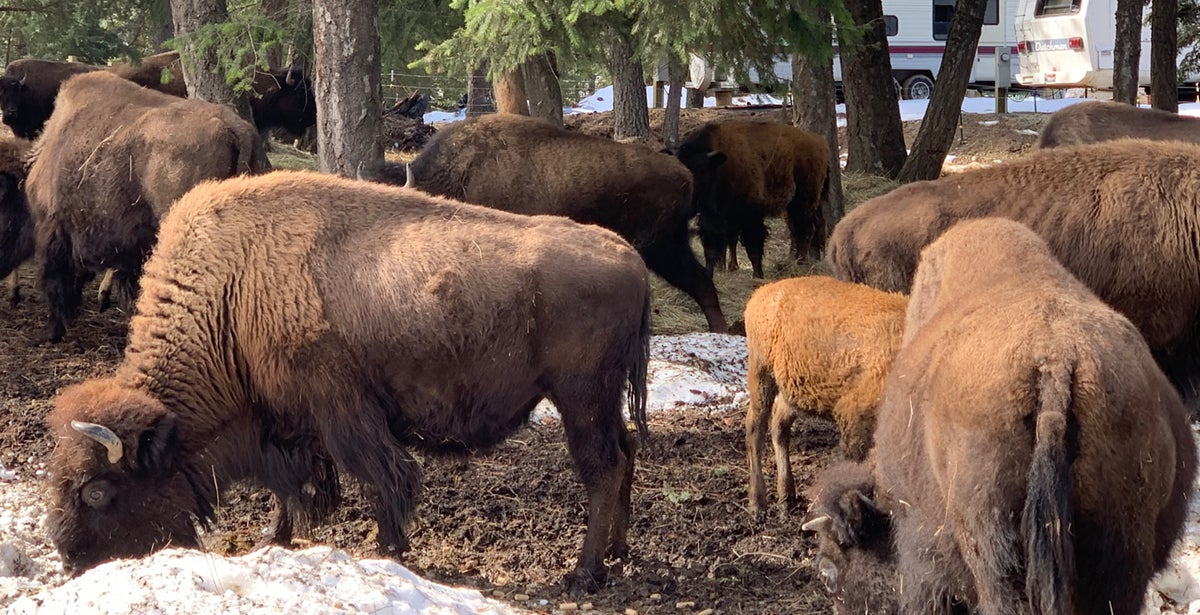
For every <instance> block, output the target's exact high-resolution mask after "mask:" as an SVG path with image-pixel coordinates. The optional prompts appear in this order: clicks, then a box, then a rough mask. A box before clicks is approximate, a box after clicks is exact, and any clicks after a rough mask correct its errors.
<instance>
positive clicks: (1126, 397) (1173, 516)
mask: <svg viewBox="0 0 1200 615" xmlns="http://www.w3.org/2000/svg"><path fill="white" fill-rule="evenodd" d="M872 462H873V468H872V471H871V475H870V478H869V479H867V478H865V477H864V475H863V474H862V473H860V474H859V475H858V478H857V479H855V478H854V477H853V476H849V475H848V474H847V473H844V472H841V471H839V472H840V475H839V476H838V477H836V480H837V481H838V482H841V483H843V486H844V490H843V491H842V493H841V494H838V493H837V490H833V491H832V492H828V490H827V492H826V493H824V494H822V495H821V496H820V497H818V498H817V499H816V500H815V504H816V505H817V506H819V507H822V508H821V509H819V510H816V511H814V512H815V515H814V516H813V517H812V518H810V520H809V521H808V522H807V523H806V524H805V526H806V527H807V528H808V529H812V530H817V531H818V532H820V533H822V534H824V535H823V537H822V545H823V547H824V548H828V547H833V546H834V545H841V547H838V548H839V549H842V550H846V549H856V548H857V544H858V542H859V540H862V539H866V540H870V541H872V544H874V541H876V540H877V539H878V534H879V533H880V531H883V532H886V531H888V526H886V525H883V524H879V523H875V522H873V521H872V517H873V515H874V514H875V512H874V510H873V509H876V508H877V509H878V511H880V512H884V513H886V514H888V515H889V520H890V531H891V532H892V534H893V539H892V544H893V545H894V548H895V552H894V555H895V564H896V578H895V583H894V587H896V588H897V589H898V591H897V593H896V594H893V595H892V598H893V599H894V600H895V601H897V602H898V604H899V605H900V607H901V608H900V610H901V611H902V612H905V613H947V612H950V611H951V608H952V606H953V605H956V604H958V605H960V608H961V607H965V608H968V609H970V610H971V612H979V613H1018V612H1020V613H1024V612H1036V613H1080V614H1083V613H1114V614H1118V615H1121V614H1124V615H1135V614H1137V613H1140V611H1141V607H1142V602H1143V599H1144V597H1145V594H1146V586H1147V584H1148V583H1149V581H1150V578H1151V577H1152V576H1153V575H1154V574H1155V572H1156V571H1158V570H1159V569H1161V568H1162V567H1163V566H1164V565H1165V564H1166V561H1167V558H1168V555H1169V554H1170V552H1171V548H1172V546H1173V545H1174V544H1175V542H1176V540H1177V539H1178V538H1179V535H1180V532H1181V531H1182V529H1183V523H1184V516H1185V513H1186V511H1187V500H1188V496H1189V494H1190V493H1191V491H1192V481H1193V479H1194V478H1195V470H1196V467H1195V465H1196V450H1195V442H1194V440H1193V438H1192V433H1191V430H1190V428H1189V426H1188V419H1187V416H1186V412H1185V409H1184V407H1183V403H1182V402H1181V400H1180V398H1179V396H1178V394H1177V393H1176V392H1175V391H1174V390H1173V389H1172V388H1171V385H1170V382H1169V381H1168V380H1167V378H1166V377H1165V376H1164V375H1163V373H1162V372H1161V371H1160V370H1159V368H1158V366H1157V365H1155V363H1154V360H1153V357H1151V355H1150V351H1149V348H1148V347H1147V346H1146V343H1145V341H1144V340H1143V339H1142V337H1141V335H1140V334H1139V333H1138V331H1137V329H1136V328H1135V327H1134V326H1133V324H1132V323H1131V322H1129V320H1128V319H1126V318H1125V317H1124V316H1121V315H1120V314H1119V313H1117V312H1116V311H1114V310H1112V309H1111V308H1109V307H1108V306H1107V305H1105V304H1104V303H1103V302H1102V301H1100V299H1099V298H1098V297H1096V296H1095V295H1094V294H1092V292H1091V291H1089V290H1088V289H1087V287H1085V286H1084V285H1083V284H1082V283H1081V282H1080V281H1079V280H1077V279H1076V278H1075V277H1074V276H1072V275H1071V273H1070V272H1069V271H1067V270H1066V269H1065V268H1063V266H1062V265H1061V264H1059V262H1058V261H1057V260H1056V259H1055V257H1054V254H1053V253H1052V252H1051V250H1050V248H1049V247H1048V246H1047V245H1046V242H1045V241H1043V240H1042V239H1041V238H1040V237H1038V236H1037V235H1036V234H1034V233H1033V232H1032V231H1030V230H1029V229H1028V228H1026V227H1024V226H1022V225H1021V224H1018V223H1016V222H1013V221H1011V220H1005V219H999V218H989V219H981V220H973V221H967V222H962V223H959V224H958V225H956V226H954V227H953V228H951V229H950V230H949V231H947V232H946V233H945V234H944V235H942V236H941V237H940V238H939V239H938V240H936V241H935V242H933V243H932V244H931V245H930V246H929V247H927V248H925V250H923V251H922V253H921V263H920V266H919V267H918V269H917V275H916V279H915V281H914V283H913V292H912V296H911V297H910V299H909V304H908V313H907V316H906V320H905V332H904V340H903V342H902V345H901V348H900V351H899V352H898V353H897V355H896V360H895V364H894V366H893V368H892V372H891V374H890V375H889V376H888V380H887V384H886V386H885V389H884V394H883V400H882V401H881V403H880V405H879V416H878V428H877V430H876V432H875V449H874V451H873V454H872ZM864 523H866V524H870V525H871V526H872V528H873V529H867V528H865V527H864ZM881 526H882V527H883V529H882V530H881V529H880V528H881ZM877 553H881V554H884V555H886V550H880V551H877ZM838 559H840V560H842V561H849V560H850V559H851V558H845V557H842V558H838ZM858 561H859V563H862V564H864V565H867V564H875V563H878V558H875V557H872V558H862V557H860V558H858ZM831 564H832V565H836V564H835V563H834V560H825V561H823V562H822V563H821V564H819V567H821V566H824V567H825V570H826V571H828V572H829V573H830V574H826V575H824V576H825V578H826V579H827V580H828V579H829V578H831V577H832V578H834V579H836V578H838V577H839V576H842V572H841V571H831V570H829V566H830V565H831ZM849 577H855V578H863V577H865V578H878V575H877V574H872V573H866V574H864V573H863V572H861V571H854V572H853V573H851V572H849V571H847V572H846V573H845V575H844V577H843V578H849ZM836 588H837V589H839V590H841V591H843V592H845V594H846V595H847V596H850V597H851V599H852V600H853V599H857V598H854V597H855V596H858V595H860V594H861V593H862V592H863V591H864V590H865V588H856V587H849V586H846V585H845V584H840V585H837V586H836ZM900 588H902V589H900Z"/></svg>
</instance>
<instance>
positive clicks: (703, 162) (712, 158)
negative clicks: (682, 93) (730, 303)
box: [675, 131, 737, 270]
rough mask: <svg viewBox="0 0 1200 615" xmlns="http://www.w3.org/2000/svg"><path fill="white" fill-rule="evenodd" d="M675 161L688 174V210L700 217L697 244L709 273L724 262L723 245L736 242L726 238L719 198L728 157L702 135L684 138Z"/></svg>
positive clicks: (721, 198)
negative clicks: (700, 246)
mask: <svg viewBox="0 0 1200 615" xmlns="http://www.w3.org/2000/svg"><path fill="white" fill-rule="evenodd" d="M675 157H676V158H678V159H679V161H680V162H682V163H683V166H685V167H687V168H688V170H689V171H691V172H692V180H693V185H694V189H693V191H692V206H693V208H694V209H695V211H696V213H698V214H699V215H700V243H701V244H702V245H703V246H704V260H705V262H706V263H707V264H708V266H709V269H710V270H711V269H712V268H713V265H714V264H717V263H724V262H725V246H726V244H727V243H728V242H729V241H730V240H732V241H736V240H737V238H736V237H730V236H729V235H730V232H729V229H728V224H727V220H726V215H725V212H724V210H723V209H722V208H721V201H722V200H724V198H725V197H724V196H723V195H722V194H720V193H721V186H722V182H721V180H720V175H721V173H722V171H721V167H723V166H724V165H725V163H726V161H727V160H728V157H727V156H726V155H725V153H724V152H720V151H716V150H714V149H713V148H712V146H711V145H710V144H709V142H708V138H707V134H706V133H704V132H703V131H697V133H693V134H691V135H688V137H687V138H686V139H685V140H684V141H683V143H682V144H681V145H680V146H679V149H678V151H676V153H675Z"/></svg>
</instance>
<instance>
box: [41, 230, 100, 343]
mask: <svg viewBox="0 0 1200 615" xmlns="http://www.w3.org/2000/svg"><path fill="white" fill-rule="evenodd" d="M42 257H43V258H42V275H41V278H42V289H43V291H44V292H45V294H46V304H47V306H48V307H49V311H50V313H49V315H48V316H47V319H46V332H45V340H46V341H49V342H52V343H57V342H59V341H61V340H62V338H63V335H64V334H65V333H66V331H67V326H66V323H67V322H69V321H72V320H74V319H75V317H76V316H78V314H79V304H80V303H81V302H82V299H83V285H84V284H86V283H87V280H88V275H87V274H80V273H79V272H78V271H77V270H76V267H75V263H74V259H73V256H72V253H71V240H70V239H69V238H67V237H66V236H65V235H64V234H63V233H62V232H61V231H56V232H54V233H51V235H50V237H49V239H48V240H47V241H46V244H45V246H44V248H43V253H42Z"/></svg>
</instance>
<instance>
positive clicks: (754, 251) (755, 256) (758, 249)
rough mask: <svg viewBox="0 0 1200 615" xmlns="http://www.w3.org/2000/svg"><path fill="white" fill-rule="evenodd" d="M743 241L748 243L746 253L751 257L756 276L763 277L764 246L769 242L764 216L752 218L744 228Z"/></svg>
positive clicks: (751, 264)
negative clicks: (756, 218)
mask: <svg viewBox="0 0 1200 615" xmlns="http://www.w3.org/2000/svg"><path fill="white" fill-rule="evenodd" d="M742 243H744V244H745V245H746V255H747V256H749V257H750V266H751V267H753V268H754V277H756V278H760V279H761V278H762V277H763V248H764V246H766V243H767V225H766V224H763V221H762V218H759V219H758V220H751V221H748V222H747V223H746V226H745V228H743V229H742Z"/></svg>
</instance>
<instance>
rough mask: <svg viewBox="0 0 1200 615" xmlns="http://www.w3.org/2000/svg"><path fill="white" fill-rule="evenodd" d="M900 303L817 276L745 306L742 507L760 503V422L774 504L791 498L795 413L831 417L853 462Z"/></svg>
mask: <svg viewBox="0 0 1200 615" xmlns="http://www.w3.org/2000/svg"><path fill="white" fill-rule="evenodd" d="M906 303H907V298H906V297H904V295H901V294H898V293H885V292H880V291H878V290H875V289H873V288H868V287H866V286H862V285H860V284H847V283H846V282H839V281H837V280H835V279H833V278H828V277H824V276H811V277H800V278H791V279H787V280H780V281H778V282H773V283H771V284H767V285H766V286H763V287H761V288H759V289H758V290H756V291H754V294H753V295H752V296H751V297H750V301H749V302H747V303H746V346H747V349H748V351H749V358H748V373H747V380H748V383H749V389H750V405H749V407H748V409H747V410H746V421H745V428H746V458H747V460H748V465H749V467H750V510H751V511H754V512H758V511H763V510H765V509H766V505H767V494H766V486H765V485H764V484H763V475H762V474H763V473H762V451H763V448H764V447H765V446H766V441H767V430H768V425H770V434H771V443H772V445H773V448H774V450H775V467H776V479H777V485H778V489H777V492H778V495H779V506H780V508H781V509H782V512H784V513H786V512H787V511H788V509H789V508H790V506H791V504H792V503H793V502H794V501H795V498H796V487H795V480H794V479H793V478H792V466H791V461H790V459H789V458H788V446H789V443H790V440H791V437H790V432H791V429H792V424H793V423H794V422H795V421H796V419H797V418H798V417H799V415H800V413H802V412H803V413H808V414H812V415H816V416H823V417H826V418H832V419H833V420H834V421H836V422H837V425H838V429H839V430H840V431H841V434H842V452H843V453H844V454H845V455H846V457H848V458H850V459H860V460H861V459H863V458H864V457H866V455H867V451H868V450H869V449H870V448H871V434H872V432H873V431H874V430H875V405H876V404H878V403H879V395H880V394H881V393H882V392H883V381H884V379H885V378H886V377H887V373H888V369H889V368H891V365H892V358H893V357H894V356H895V355H896V349H897V348H898V347H899V346H900V336H901V335H902V334H903V332H904V309H905V305H906Z"/></svg>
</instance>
